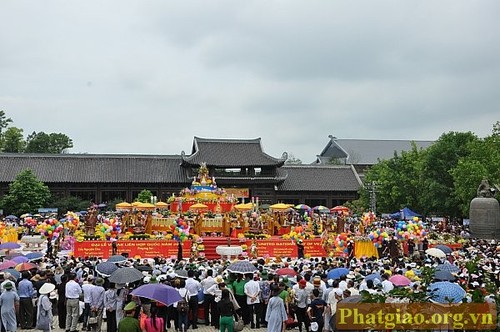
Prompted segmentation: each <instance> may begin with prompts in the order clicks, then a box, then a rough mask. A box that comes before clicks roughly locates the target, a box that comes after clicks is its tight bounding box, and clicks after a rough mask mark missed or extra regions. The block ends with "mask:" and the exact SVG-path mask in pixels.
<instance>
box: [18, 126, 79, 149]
mask: <svg viewBox="0 0 500 332" xmlns="http://www.w3.org/2000/svg"><path fill="white" fill-rule="evenodd" d="M72 147H73V141H72V140H71V138H69V137H68V136H66V135H65V134H61V133H51V134H46V133H44V132H43V131H41V132H38V133H37V132H35V131H34V132H33V133H31V134H30V135H28V137H27V138H26V150H25V152H27V153H64V152H65V151H66V150H67V149H70V148H72Z"/></svg>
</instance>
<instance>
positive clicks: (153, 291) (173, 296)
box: [131, 284, 182, 306]
mask: <svg viewBox="0 0 500 332" xmlns="http://www.w3.org/2000/svg"><path fill="white" fill-rule="evenodd" d="M131 294H132V295H135V296H140V297H145V298H147V299H151V300H154V301H157V302H160V303H163V304H164V305H166V306H169V305H171V304H173V303H175V302H177V301H180V300H181V299H182V297H181V296H180V295H179V292H178V291H177V290H176V289H175V288H173V287H172V286H167V285H164V284H146V285H142V286H140V287H138V288H136V289H134V290H133V291H132V292H131Z"/></svg>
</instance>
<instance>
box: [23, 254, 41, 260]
mask: <svg viewBox="0 0 500 332" xmlns="http://www.w3.org/2000/svg"><path fill="white" fill-rule="evenodd" d="M25 256H26V258H27V259H28V260H29V261H30V262H32V261H36V260H38V259H41V258H43V254H42V253H41V252H30V253H27V254H26V255H25Z"/></svg>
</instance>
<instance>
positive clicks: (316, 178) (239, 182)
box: [0, 137, 362, 207]
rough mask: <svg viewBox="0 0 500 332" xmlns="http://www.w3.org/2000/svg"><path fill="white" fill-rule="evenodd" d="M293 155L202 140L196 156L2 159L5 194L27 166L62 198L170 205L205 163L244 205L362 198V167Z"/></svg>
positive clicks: (255, 144) (250, 144) (250, 143)
mask: <svg viewBox="0 0 500 332" xmlns="http://www.w3.org/2000/svg"><path fill="white" fill-rule="evenodd" d="M286 160H287V154H286V153H283V155H282V156H280V157H272V156H270V155H268V154H266V153H265V152H264V151H263V149H262V144H261V139H260V138H256V139H207V138H200V137H194V140H193V145H192V148H191V151H190V153H189V154H187V153H185V152H184V151H182V152H181V154H180V155H129V154H121V155H115V154H26V153H23V154H9V153H2V154H0V196H2V195H4V194H5V193H7V191H8V185H9V183H11V182H12V181H14V179H15V178H16V176H17V174H19V172H21V171H22V170H24V169H28V168H29V169H31V170H33V172H34V174H35V175H36V176H37V177H38V179H39V180H40V181H42V182H44V183H45V184H46V185H47V186H48V187H49V189H50V191H51V192H52V193H53V194H54V195H57V196H60V197H67V196H75V197H79V198H81V199H83V200H89V201H93V202H108V201H111V200H115V199H123V200H125V201H129V202H130V201H132V200H133V199H134V198H135V197H137V195H138V194H139V192H141V191H142V190H144V189H147V190H150V191H151V192H152V193H153V195H155V196H156V197H157V199H158V200H162V201H166V200H167V198H168V197H170V196H171V195H172V194H174V195H176V194H177V193H179V192H180V190H182V189H183V188H186V187H189V186H190V184H191V182H192V180H193V176H195V175H196V174H197V171H198V168H199V167H200V165H201V163H206V166H207V167H208V169H209V176H210V177H214V178H216V179H217V184H218V186H219V187H221V188H225V189H226V191H227V192H229V193H231V194H233V195H235V197H238V198H240V199H241V200H246V201H248V200H249V199H251V198H252V197H253V198H256V197H259V200H260V202H261V203H263V204H265V203H274V202H286V203H293V204H299V203H304V204H308V205H311V206H315V205H325V206H329V207H331V206H335V205H340V204H342V203H344V202H346V201H351V200H354V199H356V198H357V197H358V190H359V189H360V188H361V187H362V182H361V180H360V177H359V176H358V173H357V171H356V168H355V167H354V165H352V164H349V163H343V164H335V165H334V164H325V163H316V164H311V165H294V166H292V165H286V164H285V162H286Z"/></svg>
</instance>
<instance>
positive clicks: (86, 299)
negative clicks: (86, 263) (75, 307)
mask: <svg viewBox="0 0 500 332" xmlns="http://www.w3.org/2000/svg"><path fill="white" fill-rule="evenodd" d="M93 281H94V277H93V276H88V277H87V278H86V279H85V280H84V281H83V285H82V292H83V303H84V307H83V329H84V330H87V331H90V327H89V326H88V324H87V322H88V319H89V315H90V294H91V293H92V289H93V288H94V287H95V286H94V284H93Z"/></svg>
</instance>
